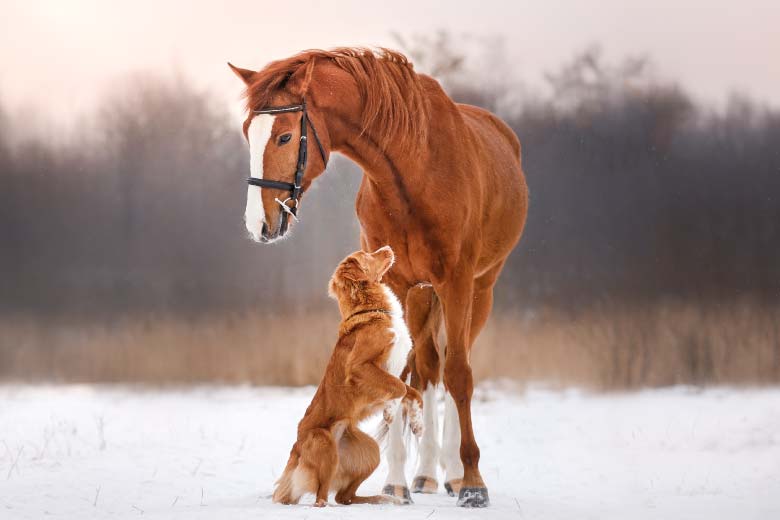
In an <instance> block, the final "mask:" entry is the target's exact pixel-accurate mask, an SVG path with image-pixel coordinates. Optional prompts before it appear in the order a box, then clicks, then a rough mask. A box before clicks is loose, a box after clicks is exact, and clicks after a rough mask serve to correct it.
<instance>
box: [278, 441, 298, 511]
mask: <svg viewBox="0 0 780 520" xmlns="http://www.w3.org/2000/svg"><path fill="white" fill-rule="evenodd" d="M297 467H298V457H296V456H295V455H293V454H292V453H291V454H290V459H289V460H288V461H287V466H286V467H285V468H284V472H283V473H282V476H281V477H279V480H277V481H276V488H275V489H274V494H273V501H274V503H276V504H295V503H297V502H298V499H299V498H300V497H294V496H293V473H295V469H296V468H297Z"/></svg>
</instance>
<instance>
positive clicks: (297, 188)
mask: <svg viewBox="0 0 780 520" xmlns="http://www.w3.org/2000/svg"><path fill="white" fill-rule="evenodd" d="M252 112H253V113H255V114H286V113H288V112H302V115H301V139H300V141H299V144H298V163H297V165H296V166H295V180H294V182H284V181H274V180H269V179H258V178H255V177H249V178H247V180H246V182H248V183H249V184H251V185H252V186H259V187H261V188H271V189H275V190H283V191H289V192H290V196H289V197H287V198H286V199H284V200H279V199H278V198H277V199H275V200H276V202H277V203H279V205H281V206H282V210H283V212H282V222H281V225H280V226H279V234H280V235H284V234H285V233H286V232H287V225H288V216H292V218H294V219H295V221H296V222H297V221H298V217H297V213H298V203H299V201H300V199H301V195H302V194H303V190H302V188H301V186H302V184H303V174H304V172H305V171H306V162H307V159H308V137H307V130H308V127H309V126H311V131H312V133H313V134H314V140H315V141H317V148H319V150H320V155H321V156H322V162H323V164H324V165H325V166H326V167H327V165H328V159H327V156H326V155H325V148H323V147H322V142H320V136H318V135H317V130H316V129H315V128H314V124H313V123H312V122H311V120H310V119H309V115H308V113H307V112H306V99H304V100H303V102H302V103H301V104H300V105H287V106H281V107H266V108H261V109H260V110H253V111H252ZM290 200H291V201H293V206H292V207H290V206H288V205H287V201H290Z"/></svg>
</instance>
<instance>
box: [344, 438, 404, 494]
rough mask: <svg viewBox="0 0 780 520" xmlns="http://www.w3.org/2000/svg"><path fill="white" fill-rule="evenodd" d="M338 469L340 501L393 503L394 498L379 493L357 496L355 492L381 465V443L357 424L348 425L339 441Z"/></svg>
mask: <svg viewBox="0 0 780 520" xmlns="http://www.w3.org/2000/svg"><path fill="white" fill-rule="evenodd" d="M338 446H339V448H338V449H339V470H338V475H337V477H336V480H337V481H339V482H340V483H343V484H342V487H341V489H338V490H336V502H337V503H339V504H380V503H393V502H395V500H394V499H393V498H392V497H384V496H380V495H376V496H370V497H360V496H356V495H355V493H356V492H357V489H358V488H359V487H360V484H362V483H363V481H365V480H366V479H367V478H368V477H369V476H370V475H371V474H372V473H373V472H374V470H375V469H376V467H377V466H378V465H379V446H378V445H377V443H376V441H375V440H374V439H372V438H371V437H370V436H369V435H366V434H365V433H363V432H362V431H360V430H359V429H358V428H356V427H354V426H348V427H347V429H346V430H345V431H344V435H342V437H341V439H340V440H339V443H338Z"/></svg>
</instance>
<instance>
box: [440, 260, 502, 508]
mask: <svg viewBox="0 0 780 520" xmlns="http://www.w3.org/2000/svg"><path fill="white" fill-rule="evenodd" d="M456 272H458V273H459V274H458V277H457V278H452V279H449V280H447V281H446V282H445V283H442V284H440V285H439V286H437V287H436V293H437V294H438V295H439V297H440V298H441V303H442V307H443V311H444V325H445V329H446V331H447V351H446V355H445V359H444V385H445V387H446V390H447V392H448V393H449V394H450V396H451V397H452V400H453V402H454V405H455V408H456V409H457V412H458V423H459V426H460V460H461V462H462V464H463V482H462V485H461V488H460V491H459V493H458V505H459V506H463V507H486V506H488V505H489V503H490V500H489V498H488V490H487V487H486V486H485V482H484V481H483V480H482V475H481V474H480V472H479V446H477V441H476V439H475V438H474V430H473V427H472V423H471V397H472V394H473V393H474V380H473V377H472V374H471V365H470V364H469V351H470V349H471V321H472V310H473V308H472V302H473V297H474V279H473V277H472V276H471V273H470V272H468V270H466V269H459V270H457V271H456ZM445 421H446V419H445ZM445 442H446V439H445Z"/></svg>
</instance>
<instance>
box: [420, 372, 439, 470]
mask: <svg viewBox="0 0 780 520" xmlns="http://www.w3.org/2000/svg"><path fill="white" fill-rule="evenodd" d="M438 405H439V403H438V402H437V400H436V387H435V386H434V385H433V384H428V387H427V388H426V389H425V391H424V392H423V410H422V413H423V424H424V427H423V435H422V439H420V465H419V466H418V467H417V476H418V477H430V478H432V479H435V478H436V469H437V466H438V464H439V409H438V408H439V406H438Z"/></svg>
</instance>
